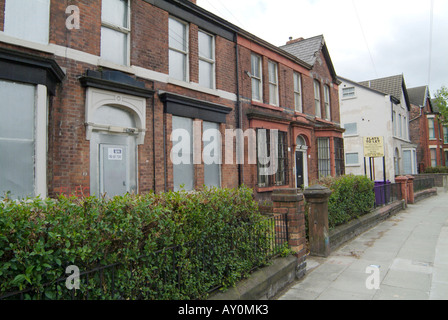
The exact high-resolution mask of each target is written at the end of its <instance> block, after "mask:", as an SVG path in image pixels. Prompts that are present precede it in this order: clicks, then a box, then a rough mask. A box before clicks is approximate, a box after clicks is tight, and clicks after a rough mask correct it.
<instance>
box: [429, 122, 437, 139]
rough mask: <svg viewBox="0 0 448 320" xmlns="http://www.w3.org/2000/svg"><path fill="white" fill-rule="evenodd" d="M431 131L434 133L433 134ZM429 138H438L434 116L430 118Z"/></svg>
mask: <svg viewBox="0 0 448 320" xmlns="http://www.w3.org/2000/svg"><path fill="white" fill-rule="evenodd" d="M431 124H432V126H431ZM431 131H432V133H433V135H431ZM428 138H429V140H436V122H435V119H434V118H428Z"/></svg>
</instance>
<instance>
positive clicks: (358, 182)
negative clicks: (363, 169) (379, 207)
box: [317, 175, 375, 228]
mask: <svg viewBox="0 0 448 320" xmlns="http://www.w3.org/2000/svg"><path fill="white" fill-rule="evenodd" d="M317 183H318V184H321V185H324V186H326V187H327V188H329V189H330V190H331V191H332V194H331V196H330V199H329V201H328V223H329V227H330V228H334V227H336V226H338V225H342V224H345V223H347V222H349V221H351V220H353V219H356V218H358V217H359V216H361V215H363V214H366V213H368V212H369V211H370V210H371V209H372V208H373V206H374V203H375V193H374V182H373V181H370V180H369V179H368V178H367V177H365V176H355V175H344V176H340V177H337V178H331V177H329V178H325V179H321V180H320V181H318V182H317Z"/></svg>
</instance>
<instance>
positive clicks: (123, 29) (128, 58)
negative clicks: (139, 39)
mask: <svg viewBox="0 0 448 320" xmlns="http://www.w3.org/2000/svg"><path fill="white" fill-rule="evenodd" d="M125 1H126V3H127V5H126V22H127V26H126V27H122V26H118V25H115V24H113V23H110V22H108V21H104V20H103V16H102V14H101V29H103V28H106V29H109V30H112V31H115V32H119V33H121V34H124V35H125V36H126V43H125V45H126V48H123V50H124V55H125V59H124V60H125V61H124V63H123V64H121V63H117V62H116V61H113V60H110V59H108V58H105V57H104V56H103V50H102V47H103V45H102V44H103V43H102V38H103V31H102V30H101V43H100V56H101V58H102V59H104V60H107V61H109V62H112V63H115V64H119V65H124V66H130V64H131V1H130V0H125ZM103 3H104V2H102V3H101V5H103ZM101 12H102V9H101Z"/></svg>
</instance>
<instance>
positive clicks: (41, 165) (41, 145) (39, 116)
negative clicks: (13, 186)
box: [0, 79, 49, 198]
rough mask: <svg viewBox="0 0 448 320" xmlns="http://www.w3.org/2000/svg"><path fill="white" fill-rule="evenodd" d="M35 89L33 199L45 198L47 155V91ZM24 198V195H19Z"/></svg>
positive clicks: (40, 88)
mask: <svg viewBox="0 0 448 320" xmlns="http://www.w3.org/2000/svg"><path fill="white" fill-rule="evenodd" d="M0 81H6V82H12V83H17V84H22V83H21V82H15V81H9V80H3V79H0ZM31 86H34V87H35V100H34V106H33V110H34V177H33V180H34V194H33V195H32V196H34V197H37V196H39V197H41V198H46V197H47V154H48V139H47V137H48V134H47V126H48V104H49V99H48V90H47V87H46V86H44V85H40V84H39V85H31ZM22 196H25V195H21V197H22Z"/></svg>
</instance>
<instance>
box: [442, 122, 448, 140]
mask: <svg viewBox="0 0 448 320" xmlns="http://www.w3.org/2000/svg"><path fill="white" fill-rule="evenodd" d="M443 143H444V144H448V126H443Z"/></svg>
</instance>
